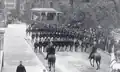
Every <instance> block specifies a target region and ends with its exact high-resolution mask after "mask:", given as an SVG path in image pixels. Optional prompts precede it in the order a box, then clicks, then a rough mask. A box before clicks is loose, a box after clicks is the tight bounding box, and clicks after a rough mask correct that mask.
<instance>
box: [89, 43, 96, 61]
mask: <svg viewBox="0 0 120 72" xmlns="http://www.w3.org/2000/svg"><path fill="white" fill-rule="evenodd" d="M96 50H97V46H96V42H94V46H93V48H92V51H91V53H90V55H89V57H88V58H89V59H90V58H91V56H92V54H93V53H95V52H96Z"/></svg>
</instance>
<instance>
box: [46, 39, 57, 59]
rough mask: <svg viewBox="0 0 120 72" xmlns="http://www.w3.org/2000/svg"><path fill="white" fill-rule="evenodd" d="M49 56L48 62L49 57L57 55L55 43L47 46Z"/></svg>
mask: <svg viewBox="0 0 120 72" xmlns="http://www.w3.org/2000/svg"><path fill="white" fill-rule="evenodd" d="M46 52H47V56H46V58H45V59H46V60H47V59H48V56H49V55H55V48H54V47H53V43H52V42H51V41H50V43H49V45H48V46H47V50H46Z"/></svg>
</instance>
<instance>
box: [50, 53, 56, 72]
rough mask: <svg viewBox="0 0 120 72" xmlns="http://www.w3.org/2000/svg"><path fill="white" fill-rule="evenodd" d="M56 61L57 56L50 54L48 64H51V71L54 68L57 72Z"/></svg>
mask: <svg viewBox="0 0 120 72" xmlns="http://www.w3.org/2000/svg"><path fill="white" fill-rule="evenodd" d="M55 62H56V57H55V55H54V54H50V55H48V66H49V71H52V70H51V69H52V68H53V69H54V72H55Z"/></svg>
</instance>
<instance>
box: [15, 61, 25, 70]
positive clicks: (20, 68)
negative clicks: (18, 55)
mask: <svg viewBox="0 0 120 72" xmlns="http://www.w3.org/2000/svg"><path fill="white" fill-rule="evenodd" d="M16 72H26V69H25V67H24V66H23V65H22V61H20V64H19V65H18V66H17V69H16Z"/></svg>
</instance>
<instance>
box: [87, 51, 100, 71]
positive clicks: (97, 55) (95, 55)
mask: <svg viewBox="0 0 120 72" xmlns="http://www.w3.org/2000/svg"><path fill="white" fill-rule="evenodd" d="M89 59H90V64H91V66H92V67H94V61H96V64H97V69H96V70H98V69H100V64H101V55H100V53H98V52H97V51H96V52H94V53H92V54H91V56H90V58H89ZM92 60H93V63H92Z"/></svg>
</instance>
